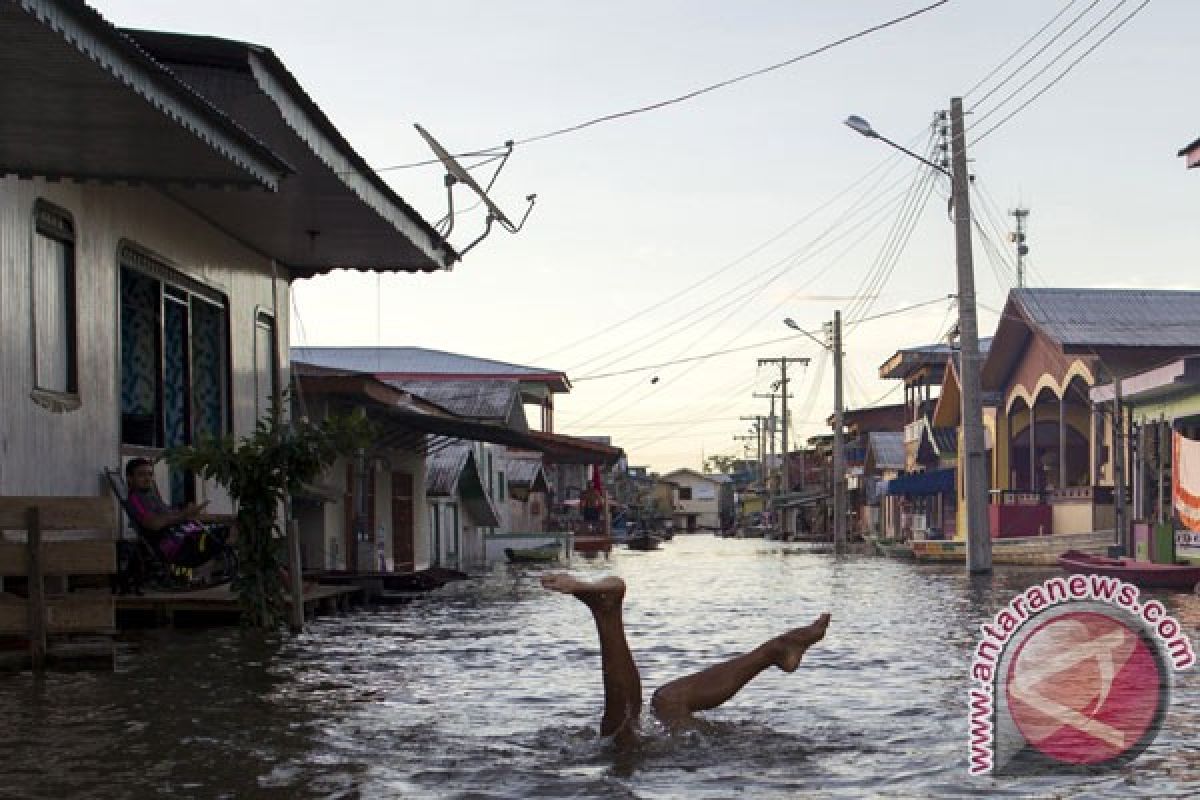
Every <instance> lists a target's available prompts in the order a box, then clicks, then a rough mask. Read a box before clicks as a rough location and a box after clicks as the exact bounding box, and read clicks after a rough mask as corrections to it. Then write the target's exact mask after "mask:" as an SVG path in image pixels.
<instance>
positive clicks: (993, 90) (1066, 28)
mask: <svg viewBox="0 0 1200 800" xmlns="http://www.w3.org/2000/svg"><path fill="white" fill-rule="evenodd" d="M1121 1H1122V2H1124V0H1121ZM1099 4H1100V0H1092V3H1091V5H1089V6H1088V7H1087V8H1085V9H1084V10H1083V11H1080V12H1079V13H1078V14H1076V15H1075V18H1074V19H1072V20H1071V21H1070V22H1068V23H1067V24H1066V25H1064V26H1063V27H1062V29H1061V30H1059V32H1058V33H1056V34H1054V35H1053V36H1051V37H1050V40H1049V41H1047V42H1046V43H1045V44H1044V45H1042V46H1041V47H1040V48H1038V50H1037V52H1035V53H1034V54H1033V55H1031V56H1030V57H1029V58H1027V59H1025V60H1024V61H1022V62H1021V64H1020V65H1019V66H1018V67H1017V68H1016V69H1014V70H1013V71H1012V72H1010V73H1008V76H1007V77H1006V78H1004V80H1002V81H1000V82H999V83H997V84H996V85H995V86H993V87H992V88H991V89H989V90H988V91H987V93H986V94H984V96H983V97H981V98H979V99H978V100H976V101H975V103H974V104H973V105H972V106H971V108H970V110H972V111H974V110H975V109H976V108H979V106H981V105H983V104H984V103H985V102H986V101H987V99H988V98H989V97H991V96H992V95H993V94H995V93H996V92H998V91H1000V89H1001V88H1002V87H1003V86H1004V85H1005V84H1007V83H1008V82H1009V81H1011V80H1013V79H1014V78H1015V77H1017V74H1018V73H1019V72H1021V70H1023V69H1025V68H1026V67H1027V66H1029V65H1030V64H1031V63H1033V62H1034V61H1036V60H1037V58H1038V56H1040V55H1041V54H1042V53H1044V52H1046V51H1047V50H1048V49H1049V48H1050V46H1051V45H1052V44H1054V43H1055V42H1057V41H1058V40H1059V39H1061V38H1062V37H1063V36H1065V35H1066V33H1067V31H1069V30H1071V28H1073V27H1075V25H1076V24H1077V23H1079V21H1080V20H1082V19H1083V18H1084V17H1086V16H1087V15H1088V13H1089V12H1091V10H1092V9H1093V8H1095V7H1096V6H1098V5H1099ZM1072 5H1074V2H1072V3H1070V4H1068V5H1067V6H1066V7H1065V8H1063V10H1062V11H1060V12H1058V13H1057V14H1055V15H1054V18H1053V19H1051V20H1050V22H1049V23H1047V24H1046V26H1044V27H1043V28H1042V30H1045V29H1046V27H1049V25H1050V24H1052V23H1053V22H1054V20H1056V19H1058V18H1059V17H1061V16H1062V15H1063V14H1064V13H1065V12H1066V11H1067V9H1069V8H1070V7H1071V6H1072ZM1109 13H1111V12H1109ZM1100 21H1101V22H1103V21H1104V20H1103V18H1102V19H1101V20H1100ZM1041 32H1042V31H1038V33H1035V34H1034V35H1033V36H1032V37H1030V39H1029V40H1027V41H1026V43H1025V44H1028V43H1029V42H1030V41H1032V40H1033V39H1034V38H1036V37H1037V35H1038V34H1040V33H1041ZM1086 35H1087V33H1086V32H1085V33H1084V36H1086ZM1073 46H1074V45H1071V46H1068V47H1067V48H1066V49H1067V50H1069V49H1070V48H1071V47H1073ZM1024 47H1025V45H1021V47H1020V48H1018V52H1019V51H1020V50H1021V49H1023V48H1024ZM1064 52H1065V51H1064ZM1060 55H1061V54H1060ZM1013 56H1016V53H1013V55H1012V56H1009V58H1008V59H1006V61H1005V63H1007V62H1008V61H1011V60H1012V58H1013ZM1051 63H1053V62H1051ZM1002 66H1003V65H1001V67H1002ZM1001 67H998V68H997V69H1000V68H1001ZM995 71H996V70H993V71H992V72H993V73H994V72H995ZM991 74H992V73H989V77H990V76H991ZM984 80H985V81H986V80H987V78H984ZM980 83H983V81H980ZM978 85H979V84H976V87H978ZM971 91H974V88H972V90H971ZM967 94H970V92H967Z"/></svg>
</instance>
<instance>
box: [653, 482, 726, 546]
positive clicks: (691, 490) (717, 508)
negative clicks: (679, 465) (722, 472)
mask: <svg viewBox="0 0 1200 800" xmlns="http://www.w3.org/2000/svg"><path fill="white" fill-rule="evenodd" d="M663 479H664V480H667V481H670V482H671V483H673V484H675V486H676V491H675V513H674V523H675V529H676V530H681V531H688V532H691V531H696V530H700V529H701V528H704V529H707V530H714V531H715V530H720V529H721V493H722V489H723V487H724V484H725V482H724V481H721V480H719V479H718V478H717V477H716V476H713V475H706V474H704V473H703V472H696V471H695V470H692V469H686V468H684V469H677V470H674V471H673V472H668V473H666V474H665V475H663Z"/></svg>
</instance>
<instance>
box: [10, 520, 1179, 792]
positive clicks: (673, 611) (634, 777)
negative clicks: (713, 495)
mask: <svg viewBox="0 0 1200 800" xmlns="http://www.w3.org/2000/svg"><path fill="white" fill-rule="evenodd" d="M573 569H574V570H575V571H576V572H578V573H579V574H581V575H583V576H587V577H597V576H600V575H605V574H617V575H620V576H622V577H623V578H625V580H626V581H627V582H628V584H629V594H628V596H627V600H626V628H627V632H628V635H629V639H630V643H631V646H632V649H633V651H634V654H635V658H636V659H637V662H638V665H639V667H640V669H641V671H642V676H643V684H644V688H645V690H646V694H647V697H648V696H649V692H650V691H652V690H653V688H654V687H656V686H658V685H661V684H662V683H664V682H665V681H667V680H670V679H672V678H675V677H678V676H680V675H682V674H685V673H687V672H689V671H692V670H695V669H698V668H701V667H703V666H706V665H708V664H710V663H712V662H713V661H714V660H718V659H722V658H726V657H729V656H731V655H733V654H735V653H739V652H743V651H745V650H747V649H750V648H752V647H754V646H756V645H757V644H759V643H760V642H761V641H762V640H764V639H766V638H768V637H770V636H772V635H774V634H776V633H778V632H780V631H781V630H784V629H787V628H791V627H794V626H796V625H799V624H804V623H806V622H808V621H809V620H811V619H812V618H813V617H815V616H816V614H818V613H819V612H821V611H823V610H826V609H828V610H831V611H832V613H833V617H834V620H833V625H832V627H831V629H830V634H829V636H828V638H827V639H826V641H824V642H823V643H822V644H821V645H820V646H818V647H816V648H814V649H813V650H812V651H810V652H809V653H808V654H807V656H806V657H805V660H804V663H803V665H802V666H801V668H800V669H799V670H798V671H797V672H796V673H794V674H791V675H786V674H783V673H780V672H778V671H774V670H770V671H768V672H766V673H764V674H763V675H761V676H760V677H759V678H758V679H757V680H755V681H753V682H752V683H750V684H749V685H748V686H747V687H746V688H745V689H744V690H743V691H742V692H741V693H740V694H739V695H738V696H737V697H735V698H734V699H733V700H732V701H730V702H729V703H728V704H726V705H725V706H723V707H722V708H719V709H715V710H713V711H712V712H709V713H707V714H706V715H705V721H704V723H703V724H701V725H700V726H698V727H697V729H695V730H693V731H688V732H686V733H683V734H677V735H670V734H668V733H666V732H664V731H662V730H661V729H659V728H658V726H657V725H656V724H655V723H654V722H653V720H652V719H650V718H649V717H648V716H647V718H646V719H645V720H644V721H643V730H644V732H645V734H646V736H645V739H644V741H643V743H642V745H641V746H640V747H638V748H637V749H635V750H633V751H631V752H619V751H616V750H615V749H614V748H613V746H612V743H611V742H609V741H606V740H603V739H601V738H599V737H598V735H597V732H596V725H597V722H598V718H599V712H600V706H601V698H602V693H603V686H602V681H601V674H600V660H599V648H598V645H597V642H596V638H595V634H594V631H593V629H592V626H591V621H590V618H589V616H588V614H587V612H586V610H584V609H583V608H582V607H581V606H579V604H578V603H577V602H575V601H574V600H573V599H571V598H569V597H564V596H561V595H557V594H552V593H548V592H545V591H544V590H542V589H541V588H540V587H539V586H538V585H537V583H536V573H534V572H532V571H531V572H525V571H522V570H511V569H509V568H502V569H498V570H497V571H496V572H495V573H494V574H492V575H490V576H488V577H486V578H483V579H480V580H473V581H469V582H464V583H458V584H453V585H451V586H450V587H447V590H444V591H440V592H437V593H433V594H431V595H429V596H428V597H425V598H422V599H421V600H419V601H417V602H414V603H412V604H410V605H408V606H404V607H399V608H388V609H381V610H377V611H358V612H354V613H351V614H347V615H345V616H341V617H328V618H322V619H319V620H317V621H315V622H314V623H313V624H312V625H310V627H309V629H308V630H307V631H306V633H305V634H303V635H302V636H298V637H268V639H267V640H266V641H264V640H263V639H261V638H260V637H257V636H254V635H251V634H246V633H243V632H241V631H238V630H226V629H216V630H192V631H150V632H146V633H142V634H138V635H136V636H134V637H131V638H129V639H127V640H125V641H123V642H122V643H121V647H120V652H119V656H118V662H117V664H118V666H117V669H116V670H115V671H114V672H112V673H83V674H79V673H72V674H70V675H64V674H55V673H51V674H49V675H47V676H46V678H45V679H43V680H37V681H35V680H33V679H32V678H31V677H30V676H28V675H17V676H10V677H4V678H0V713H2V714H3V715H4V719H5V721H6V723H7V724H6V725H5V726H4V727H3V728H2V729H0V748H2V750H3V752H4V753H5V761H4V776H3V783H2V785H0V796H2V794H3V792H4V791H10V792H13V793H14V796H19V797H22V798H43V797H44V798H54V800H60V799H61V798H63V797H85V796H86V797H113V798H126V797H128V798H139V799H140V798H145V797H165V796H176V795H178V796H189V797H278V798H309V797H312V798H316V797H321V798H325V797H422V798H423V797H461V798H509V797H547V798H560V797H578V798H592V797H594V798H611V797H617V798H620V797H630V798H633V797H638V798H651V797H653V798H674V797H680V798H727V797H730V796H733V795H737V794H741V795H744V796H747V797H854V798H857V797H864V796H883V797H925V796H941V797H959V796H986V797H993V796H1021V797H1024V796H1039V797H1042V796H1062V797H1068V796H1080V797H1082V796H1106V795H1113V794H1120V795H1122V796H1134V797H1165V796H1200V762H1197V760H1196V759H1195V758H1194V757H1193V755H1192V753H1194V752H1195V751H1194V747H1195V744H1194V743H1195V741H1196V739H1197V736H1200V712H1198V711H1197V710H1196V709H1197V708H1198V707H1200V706H1198V701H1200V684H1198V683H1197V680H1196V678H1195V676H1194V673H1186V674H1184V675H1181V676H1180V677H1179V680H1178V681H1177V685H1176V687H1175V702H1174V704H1173V706H1172V709H1171V713H1170V714H1169V716H1168V723H1167V728H1166V729H1165V730H1164V731H1163V733H1162V735H1161V736H1160V738H1159V740H1158V742H1157V743H1156V744H1155V745H1154V746H1153V747H1152V748H1151V749H1150V750H1148V751H1147V753H1146V754H1144V755H1143V757H1142V758H1141V759H1139V760H1138V761H1137V762H1135V764H1134V765H1132V767H1131V768H1130V769H1128V770H1126V771H1123V772H1120V773H1116V774H1110V775H1105V776H1097V777H1092V778H1087V779H1080V778H1077V777H1070V778H1057V777H1054V776H1043V777H1039V778H1036V779H1028V780H1027V781H1022V782H1020V783H1019V784H1018V783H1012V784H1008V783H1001V782H994V781H991V780H983V781H979V780H968V779H967V777H966V767H965V758H964V754H965V736H966V719H965V712H964V707H965V693H966V679H967V663H968V658H969V655H970V652H971V650H972V648H973V647H974V644H975V641H974V638H975V635H976V634H975V632H976V631H977V629H978V625H979V624H980V622H981V621H982V620H983V619H985V618H986V617H988V616H990V615H991V614H992V613H994V612H995V611H996V610H997V609H998V608H999V607H1000V606H1001V605H1002V604H1003V603H1005V602H1007V601H1008V599H1009V598H1010V597H1011V595H1012V593H1013V592H1014V591H1016V590H1019V589H1020V588H1023V587H1024V586H1026V585H1028V584H1029V583H1032V582H1034V581H1038V580H1041V579H1043V578H1044V577H1045V576H1046V573H1044V572H1040V573H1039V572H1036V571H1033V572H1030V571H1012V572H1003V571H1001V572H998V573H997V574H996V575H995V576H994V578H993V579H992V580H991V581H990V582H980V581H978V580H971V579H968V578H967V577H966V576H965V575H963V574H962V572H961V570H956V569H952V568H927V567H917V566H916V565H912V564H904V563H900V562H895V561H889V560H882V559H872V558H848V559H843V560H835V559H833V558H832V557H831V556H829V555H825V554H818V553H812V552H810V551H807V550H805V549H804V548H796V547H783V546H776V545H772V544H771V543H764V542H761V541H736V540H720V539H715V538H713V537H709V536H694V537H685V536H681V537H677V538H676V539H675V540H674V541H672V542H671V543H669V544H668V545H667V546H666V547H665V548H664V549H663V550H662V551H659V552H656V553H650V554H637V555H636V556H631V555H629V554H627V553H624V552H621V551H618V552H616V553H614V555H613V557H612V558H611V559H610V560H604V559H597V560H595V561H581V562H577V563H576V564H574V565H573ZM1166 599H1167V602H1168V604H1169V605H1170V606H1171V607H1172V610H1173V611H1176V612H1177V613H1178V614H1179V615H1180V618H1181V620H1182V621H1184V624H1185V625H1187V626H1188V628H1189V629H1190V630H1191V631H1192V632H1195V625H1196V623H1197V622H1198V621H1200V601H1197V600H1196V599H1195V598H1190V597H1183V596H1168V597H1167V598H1166Z"/></svg>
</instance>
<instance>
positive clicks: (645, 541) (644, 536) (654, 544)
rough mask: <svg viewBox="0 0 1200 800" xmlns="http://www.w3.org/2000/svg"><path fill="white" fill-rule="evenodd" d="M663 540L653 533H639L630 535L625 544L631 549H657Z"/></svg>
mask: <svg viewBox="0 0 1200 800" xmlns="http://www.w3.org/2000/svg"><path fill="white" fill-rule="evenodd" d="M661 542H662V540H661V539H659V538H658V537H657V536H655V535H654V534H652V533H638V534H635V535H633V536H630V537H629V541H627V542H626V543H625V546H626V547H628V548H629V549H630V550H657V549H658V545H659V544H660V543H661Z"/></svg>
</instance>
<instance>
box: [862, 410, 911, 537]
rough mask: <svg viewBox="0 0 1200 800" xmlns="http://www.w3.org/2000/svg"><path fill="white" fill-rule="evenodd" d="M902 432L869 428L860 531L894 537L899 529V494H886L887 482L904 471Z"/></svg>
mask: <svg viewBox="0 0 1200 800" xmlns="http://www.w3.org/2000/svg"><path fill="white" fill-rule="evenodd" d="M904 467H905V459H904V432H903V431H871V432H870V433H868V434H867V450H866V455H865V456H864V459H863V493H864V496H865V503H864V504H863V509H864V510H863V522H864V525H863V528H862V530H863V532H864V533H875V534H878V535H881V536H883V537H884V538H886V539H896V538H898V536H899V532H900V529H901V524H900V498H899V497H898V496H896V495H890V496H889V495H888V494H887V485H888V482H889V481H891V480H893V479H894V478H896V476H898V475H899V474H900V473H902V472H903V471H904Z"/></svg>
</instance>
